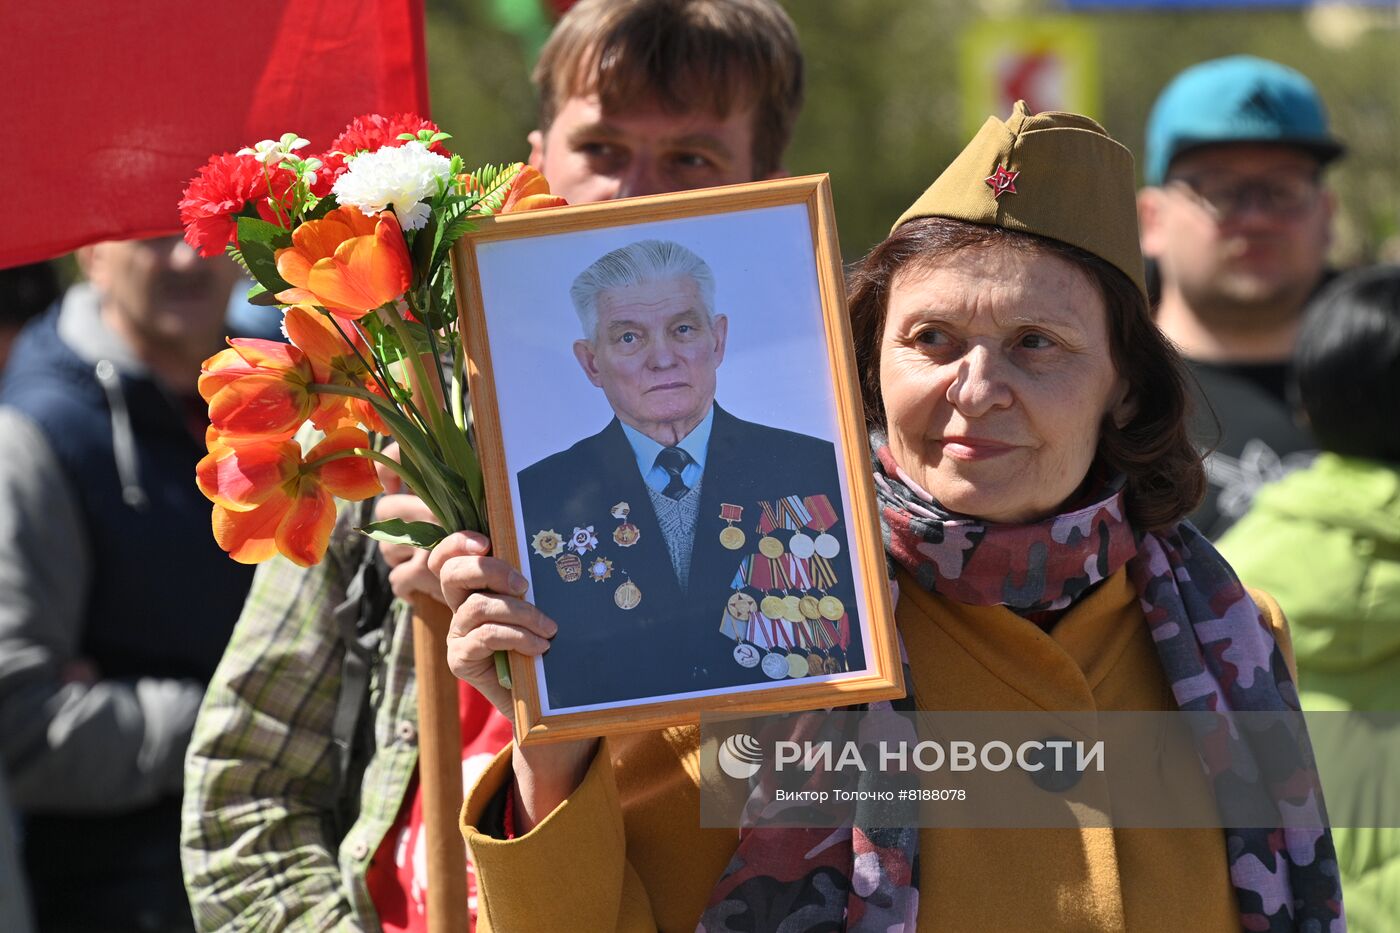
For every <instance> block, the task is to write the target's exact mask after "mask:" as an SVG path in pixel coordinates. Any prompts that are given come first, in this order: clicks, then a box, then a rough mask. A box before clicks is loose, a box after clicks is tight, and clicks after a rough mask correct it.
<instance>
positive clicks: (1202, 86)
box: [1144, 55, 1346, 185]
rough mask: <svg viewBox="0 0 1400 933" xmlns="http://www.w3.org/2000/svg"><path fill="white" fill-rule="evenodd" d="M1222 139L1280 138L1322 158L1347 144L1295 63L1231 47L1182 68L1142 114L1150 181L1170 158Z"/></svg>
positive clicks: (1161, 175) (1162, 176)
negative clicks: (1144, 115) (1242, 52)
mask: <svg viewBox="0 0 1400 933" xmlns="http://www.w3.org/2000/svg"><path fill="white" fill-rule="evenodd" d="M1221 143H1279V144H1282V145H1287V146H1294V147H1296V148H1299V149H1303V150H1306V151H1308V152H1310V153H1312V154H1313V155H1314V156H1316V157H1317V160H1318V162H1319V164H1326V163H1327V162H1330V161H1332V160H1333V159H1335V158H1337V157H1338V156H1340V155H1341V154H1342V153H1343V152H1345V151H1346V147H1345V146H1343V145H1342V143H1341V142H1339V141H1338V140H1337V139H1336V138H1335V137H1333V136H1332V134H1331V131H1330V130H1329V129H1328V125H1327V112H1326V110H1325V109H1324V108H1323V106H1322V98H1320V97H1319V96H1318V94H1317V88H1315V87H1313V85H1312V82H1311V81H1309V80H1308V79H1307V78H1305V77H1303V75H1302V74H1301V73H1299V72H1297V71H1294V70H1293V69H1292V68H1288V67H1285V66H1284V65H1280V64H1279V63H1278V62H1271V61H1268V60H1267V59H1263V58H1256V57H1254V56H1252V55H1232V56H1230V57H1229V58H1217V59H1215V60H1213V61H1208V62H1202V63H1201V64H1199V65H1193V66H1192V67H1190V68H1187V69H1186V70H1185V71H1183V72H1182V73H1181V74H1179V75H1177V76H1176V77H1175V78H1174V79H1172V82H1171V83H1170V84H1168V85H1167V87H1166V89H1165V90H1163V91H1162V93H1161V95H1160V96H1158V98H1157V102H1156V103H1155V104H1153V105H1152V113H1151V115H1149V116H1148V118H1147V162H1146V165H1145V166H1144V173H1145V175H1146V179H1147V183H1148V184H1149V185H1160V184H1161V183H1162V182H1163V181H1165V180H1166V177H1167V169H1168V168H1169V167H1170V166H1171V163H1172V160H1173V159H1175V158H1176V157H1177V156H1178V155H1180V154H1181V153H1183V152H1185V151H1186V150H1188V149H1194V148H1196V147H1198V146H1212V145H1218V144H1221Z"/></svg>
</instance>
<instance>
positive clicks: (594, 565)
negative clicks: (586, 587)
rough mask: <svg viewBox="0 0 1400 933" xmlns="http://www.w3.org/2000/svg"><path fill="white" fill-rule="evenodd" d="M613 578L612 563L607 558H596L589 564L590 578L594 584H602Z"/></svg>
mask: <svg viewBox="0 0 1400 933" xmlns="http://www.w3.org/2000/svg"><path fill="white" fill-rule="evenodd" d="M611 576H612V561H611V560H610V559H609V558H606V557H595V558H593V559H592V560H590V561H589V562H588V577H589V579H591V580H592V581H593V582H594V583H602V582H603V581H604V580H606V579H608V577H611Z"/></svg>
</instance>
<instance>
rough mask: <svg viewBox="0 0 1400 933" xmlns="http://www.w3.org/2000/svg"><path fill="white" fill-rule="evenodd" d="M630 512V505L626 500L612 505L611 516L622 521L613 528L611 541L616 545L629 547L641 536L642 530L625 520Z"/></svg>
mask: <svg viewBox="0 0 1400 933" xmlns="http://www.w3.org/2000/svg"><path fill="white" fill-rule="evenodd" d="M630 514H632V507H631V506H630V505H628V504H627V503H626V502H619V503H618V504H617V505H615V506H613V507H612V517H613V518H615V519H617V520H618V521H620V522H622V524H621V525H618V526H617V527H616V528H615V529H613V542H614V543H615V544H616V545H617V546H618V547H631V546H632V545H634V544H636V543H637V542H638V541H640V540H641V538H642V531H641V529H640V528H638V527H637V526H636V525H634V524H632V523H631V522H629V521H627V516H628V515H630Z"/></svg>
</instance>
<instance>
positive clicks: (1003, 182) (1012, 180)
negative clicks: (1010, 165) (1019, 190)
mask: <svg viewBox="0 0 1400 933" xmlns="http://www.w3.org/2000/svg"><path fill="white" fill-rule="evenodd" d="M1020 174H1021V173H1020V172H1008V171H1007V170H1006V167H1005V166H1002V165H998V166H997V170H996V171H995V172H993V173H992V174H991V175H988V176H987V179H986V180H987V187H989V188H991V189H992V192H993V194H992V198H993V199H996V198H999V197H1001V196H1002V195H1003V194H1007V193H1010V194H1015V193H1016V179H1017V177H1018V176H1019V175H1020Z"/></svg>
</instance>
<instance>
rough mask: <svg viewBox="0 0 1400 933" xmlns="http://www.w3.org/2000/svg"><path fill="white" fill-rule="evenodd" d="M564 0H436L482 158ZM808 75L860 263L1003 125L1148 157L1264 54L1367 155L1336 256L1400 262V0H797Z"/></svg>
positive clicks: (495, 142)
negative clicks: (1025, 113) (1105, 141)
mask: <svg viewBox="0 0 1400 933" xmlns="http://www.w3.org/2000/svg"><path fill="white" fill-rule="evenodd" d="M567 5H568V4H567V2H566V0H427V17H428V23H427V42H428V62H429V69H430V83H431V93H432V102H433V108H432V115H433V118H434V119H435V120H436V121H437V122H438V123H439V124H440V125H442V126H443V127H445V128H447V129H449V130H450V131H451V132H452V133H454V134H455V138H454V140H453V143H452V145H453V148H454V149H455V151H457V152H460V153H461V154H462V155H463V156H464V157H465V159H466V161H467V163H468V164H475V163H479V162H485V161H489V160H496V161H500V160H503V159H519V158H524V157H525V155H526V154H527V151H528V150H527V148H526V146H525V134H526V133H527V132H529V130H530V129H532V128H533V126H534V112H535V103H534V98H533V96H532V94H531V90H530V86H529V83H528V81H527V77H528V75H529V70H530V68H531V67H532V65H533V63H534V56H535V51H536V49H538V47H539V44H540V43H541V42H543V40H544V37H545V36H546V35H547V34H548V31H549V27H550V24H551V22H552V21H553V18H554V16H555V15H556V13H557V9H558V7H559V6H565V7H566V6H567ZM784 6H785V7H786V8H787V10H788V12H789V13H790V14H791V16H792V18H793V19H794V20H795V21H796V23H797V27H798V30H799V33H800V36H801V40H802V45H803V49H804V51H805V53H806V56H807V63H808V84H807V103H806V106H805V108H804V109H803V112H802V117H801V119H799V121H798V124H797V133H796V137H795V139H794V141H793V145H792V147H791V149H790V150H789V153H790V156H789V160H788V169H789V170H790V171H791V172H792V173H793V174H796V175H801V174H807V173H812V172H830V173H831V177H832V186H833V189H834V192H835V199H836V214H837V219H838V221H839V224H840V229H841V246H842V252H843V253H844V255H845V258H846V260H847V261H850V260H853V259H855V258H857V257H858V256H860V255H861V254H862V253H863V252H864V251H865V250H866V249H867V248H868V247H870V246H871V245H873V244H874V243H876V242H877V241H878V240H879V239H880V238H881V237H883V236H884V235H885V233H886V232H887V231H888V229H889V224H890V223H891V222H892V221H893V220H894V218H895V217H896V216H898V214H899V213H900V211H902V210H903V209H904V208H905V207H906V206H908V204H909V203H910V202H911V201H912V200H913V199H914V198H915V197H916V196H917V195H918V194H919V192H921V191H922V190H923V189H924V188H925V187H926V186H927V185H928V183H929V182H931V181H932V180H933V179H934V177H935V176H937V174H938V173H939V172H940V171H941V170H942V168H943V167H944V166H945V165H946V164H947V163H948V161H949V160H951V159H952V157H953V156H954V155H956V154H957V152H958V151H959V150H960V149H961V148H962V146H963V145H964V144H965V143H966V141H967V139H968V138H969V137H970V136H971V134H972V133H973V132H974V131H975V130H976V128H977V127H978V126H980V125H981V124H982V122H983V121H984V120H985V119H986V117H987V116H989V115H991V114H996V115H997V116H1000V117H1005V116H1006V115H1007V114H1009V113H1010V109H1011V103H1012V102H1014V101H1015V99H1016V98H1017V97H1025V98H1027V99H1028V100H1029V101H1030V102H1031V104H1032V109H1033V110H1073V111H1078V112H1081V113H1087V114H1089V115H1090V116H1093V117H1094V118H1095V119H1097V120H1099V121H1100V122H1101V123H1103V124H1104V126H1105V127H1106V128H1107V129H1108V131H1109V132H1110V133H1111V134H1112V135H1113V136H1115V137H1116V138H1117V139H1119V140H1120V141H1122V142H1123V143H1125V144H1126V145H1128V146H1129V147H1130V148H1131V149H1132V150H1133V152H1134V154H1135V155H1138V157H1139V161H1140V160H1141V156H1140V154H1141V151H1142V143H1143V130H1144V126H1145V124H1146V122H1147V113H1148V109H1149V108H1150V107H1151V105H1152V101H1153V99H1154V98H1155V97H1156V96H1157V93H1158V92H1159V91H1160V90H1161V89H1162V87H1163V85H1164V84H1166V82H1167V81H1168V80H1169V79H1170V78H1171V77H1172V76H1173V75H1174V74H1176V73H1177V72H1178V71H1180V70H1181V69H1183V68H1185V67H1186V66H1188V65H1190V64H1192V63H1194V62H1198V61H1203V60H1205V59H1209V58H1215V57H1218V56H1222V55H1230V54H1235V53H1241V52H1247V53H1252V54H1255V55H1260V56H1263V57H1265V58H1271V59H1274V60H1276V61H1279V62H1282V63H1284V64H1287V65H1291V66H1293V67H1294V68H1297V69H1298V70H1300V71H1302V72H1303V73H1304V74H1306V75H1307V76H1308V77H1309V78H1311V79H1312V80H1313V82H1314V83H1315V84H1316V85H1317V87H1318V89H1319V91H1320V92H1321V94H1322V96H1323V98H1324V99H1325V100H1326V102H1327V104H1328V107H1329V108H1330V113H1331V116H1332V120H1333V130H1334V132H1335V133H1336V134H1337V135H1338V136H1339V137H1341V138H1342V139H1343V140H1345V141H1346V142H1347V144H1348V146H1349V147H1350V154H1349V155H1348V157H1347V158H1346V159H1345V160H1343V161H1342V162H1340V163H1339V164H1338V165H1337V167H1335V168H1333V169H1332V170H1331V172H1330V180H1331V182H1332V184H1333V185H1334V187H1335V188H1336V190H1337V193H1338V195H1339V197H1340V207H1341V209H1340V213H1339V217H1338V222H1337V225H1336V241H1335V244H1334V247H1333V255H1332V259H1333V261H1334V263H1335V264H1336V265H1338V266H1341V267H1347V266H1352V265H1357V264H1360V263H1366V262H1372V261H1375V260H1377V259H1380V260H1387V261H1391V262H1396V261H1400V55H1397V52H1400V3H1397V2H1394V0H1377V2H1372V3H1355V2H1352V3H1338V2H1320V3H1298V2H1294V3H1291V4H1290V3H1286V2H1283V3H1279V2H1275V3H1260V2H1258V0H1235V2H1214V3H1211V2H1203V0H1194V2H1193V0H1185V2H1183V0H1156V2H1148V0H1119V2H1111V0H1098V2H1083V0H786V2H784Z"/></svg>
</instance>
